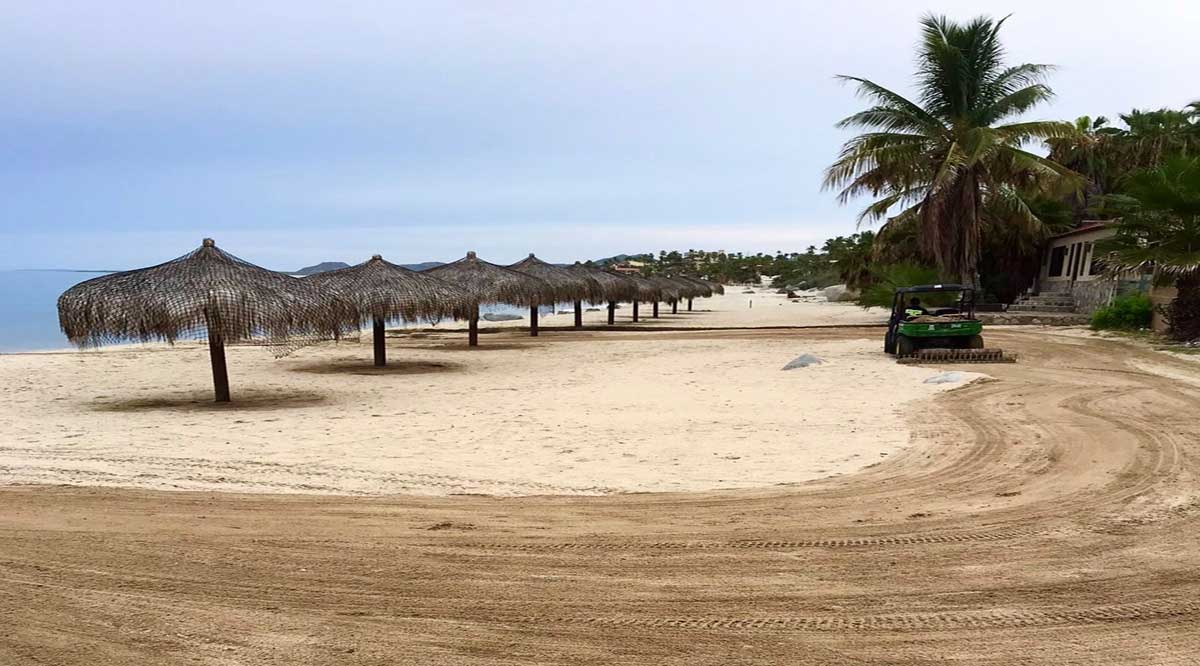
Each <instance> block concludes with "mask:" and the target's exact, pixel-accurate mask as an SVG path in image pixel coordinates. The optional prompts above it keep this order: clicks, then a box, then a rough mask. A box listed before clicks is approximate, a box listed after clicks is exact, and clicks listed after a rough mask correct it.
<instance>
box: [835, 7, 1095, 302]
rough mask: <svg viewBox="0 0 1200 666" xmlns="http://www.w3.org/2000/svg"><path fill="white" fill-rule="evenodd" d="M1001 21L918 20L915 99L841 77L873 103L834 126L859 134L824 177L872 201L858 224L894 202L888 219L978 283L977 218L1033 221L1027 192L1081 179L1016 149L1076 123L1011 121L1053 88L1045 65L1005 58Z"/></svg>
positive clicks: (1073, 187)
mask: <svg viewBox="0 0 1200 666" xmlns="http://www.w3.org/2000/svg"><path fill="white" fill-rule="evenodd" d="M1003 24H1004V20H1000V21H993V20H992V19H989V18H986V17H980V18H976V19H974V20H972V21H971V22H969V23H966V24H958V23H954V22H952V21H950V20H948V19H946V18H945V17H939V16H932V15H931V16H926V17H925V18H923V19H922V20H921V26H922V32H923V39H922V41H921V44H920V47H919V49H918V62H919V66H918V70H917V76H916V79H917V81H916V82H917V92H918V97H917V101H910V100H909V99H907V98H905V97H904V96H902V95H900V94H898V93H896V92H893V91H892V90H889V89H888V88H885V87H883V86H881V85H879V84H878V83H875V82H873V81H870V80H867V79H863V78H859V77H854V76H843V77H839V78H840V79H842V80H843V81H847V82H851V83H854V84H855V85H857V87H858V92H859V94H860V95H861V96H863V97H866V98H868V99H870V100H872V101H873V103H874V106H872V107H870V108H868V109H866V110H864V111H860V112H858V113H856V114H854V115H852V116H850V117H848V118H846V119H844V120H842V121H841V122H840V123H838V127H839V128H854V129H860V130H864V133H863V134H860V135H859V136H856V137H854V138H853V139H851V140H850V141H848V142H846V144H845V145H844V146H843V147H842V151H841V153H840V155H839V156H838V159H837V161H836V162H834V163H833V165H832V166H830V167H829V169H828V170H827V171H826V173H825V186H826V187H828V188H841V192H840V194H839V197H838V198H839V200H840V201H841V202H842V203H846V202H848V201H849V200H850V199H852V198H854V197H857V196H860V195H869V196H872V197H875V198H876V200H875V201H874V202H873V203H871V204H870V205H869V206H867V208H866V209H865V210H863V211H862V213H861V215H860V216H859V221H860V223H861V222H864V221H878V220H880V219H883V218H885V217H887V216H888V214H889V213H890V212H891V211H892V210H893V209H895V208H896V207H900V208H901V210H900V212H899V213H898V214H897V215H896V216H895V217H894V218H893V220H894V221H905V220H908V221H911V222H913V223H915V225H916V227H917V229H918V232H919V240H920V246H921V249H922V251H923V253H924V254H925V255H927V257H928V258H929V259H931V260H933V261H936V263H937V264H938V266H939V267H940V268H941V269H942V272H943V273H945V274H950V275H958V276H961V278H962V281H963V282H966V283H975V282H976V273H977V270H976V269H977V266H978V262H979V251H980V247H981V245H982V243H981V238H980V237H981V234H982V229H983V220H984V218H985V217H988V216H991V217H993V218H995V219H1012V218H1013V217H1017V218H1020V219H1023V220H1025V221H1026V222H1027V224H1028V225H1030V226H1036V225H1038V224H1039V223H1040V220H1038V218H1037V215H1036V213H1035V212H1034V211H1033V210H1032V209H1031V208H1030V206H1029V205H1028V199H1029V197H1030V196H1033V195H1035V194H1048V193H1057V194H1059V195H1061V196H1065V195H1066V193H1068V192H1078V190H1079V188H1080V184H1081V182H1082V180H1081V179H1080V177H1079V175H1078V174H1076V173H1075V172H1073V171H1071V170H1070V169H1068V168H1066V167H1064V166H1062V165H1061V164H1058V163H1057V162H1054V161H1053V160H1050V159H1047V158H1045V157H1041V156H1039V155H1036V154H1034V153H1031V152H1028V151H1026V150H1023V147H1024V146H1025V145H1026V144H1029V143H1033V142H1038V141H1043V140H1046V139H1052V138H1055V137H1061V136H1067V135H1069V134H1070V133H1071V132H1072V128H1071V125H1070V124H1068V123H1061V122H1045V121H1030V122H1013V119H1015V118H1016V117H1018V116H1020V115H1022V114H1024V113H1025V112H1026V111H1029V110H1030V109H1032V108H1034V107H1036V106H1037V105H1039V104H1041V103H1043V102H1045V101H1046V100H1048V99H1050V97H1051V96H1052V95H1053V93H1052V92H1051V90H1050V88H1049V87H1047V86H1046V85H1045V84H1044V83H1043V81H1044V79H1045V76H1046V74H1047V73H1048V72H1049V71H1050V69H1051V67H1050V66H1048V65H1034V64H1023V65H1016V66H1011V67H1007V66H1005V65H1004V63H1003V59H1004V58H1003V57H1004V50H1003V47H1002V46H1001V44H1000V40H999V31H1000V28H1001V26H1003ZM1006 121H1008V122H1006ZM889 223H890V222H889ZM882 236H883V234H881V238H882Z"/></svg>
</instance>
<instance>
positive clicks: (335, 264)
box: [292, 261, 443, 275]
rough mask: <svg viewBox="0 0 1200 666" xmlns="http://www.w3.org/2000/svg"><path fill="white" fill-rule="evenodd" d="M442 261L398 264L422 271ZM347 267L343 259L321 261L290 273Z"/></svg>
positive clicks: (306, 273) (315, 271) (348, 265)
mask: <svg viewBox="0 0 1200 666" xmlns="http://www.w3.org/2000/svg"><path fill="white" fill-rule="evenodd" d="M442 263H443V262H440V261H422V262H421V263H419V264H399V265H400V266H402V267H404V268H407V269H408V270H410V271H424V270H428V269H430V268H433V267H434V266H441V265H442ZM349 267H350V264H347V263H346V262H344V261H322V262H321V263H319V264H317V265H316V266H305V267H304V268H301V269H300V270H298V271H296V272H295V273H292V275H313V274H315V273H324V272H326V271H336V270H337V269H339V268H349Z"/></svg>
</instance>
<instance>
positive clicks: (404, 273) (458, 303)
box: [305, 254, 475, 323]
mask: <svg viewBox="0 0 1200 666" xmlns="http://www.w3.org/2000/svg"><path fill="white" fill-rule="evenodd" d="M305 280H306V281H308V282H311V283H313V284H314V285H316V286H318V287H319V288H321V289H322V290H324V291H325V292H326V293H327V294H329V295H330V296H331V297H335V298H337V299H338V300H340V301H342V302H343V303H345V305H346V306H347V307H348V308H350V309H352V310H353V312H354V313H355V315H356V317H357V319H358V322H359V323H362V322H367V321H373V320H378V321H384V322H387V321H395V320H400V321H403V322H415V321H419V320H422V319H429V320H438V319H443V318H447V317H450V318H454V319H466V318H467V317H469V316H470V314H471V313H472V312H474V311H475V301H474V300H473V299H472V297H471V295H470V294H469V293H467V292H466V291H465V290H463V289H460V288H458V287H456V286H454V285H452V284H450V283H449V282H446V281H444V280H441V279H438V278H437V277H435V276H433V275H428V274H426V273H418V272H416V271H411V270H409V269H407V268H404V267H403V266H397V265H396V264H393V263H391V262H388V261H385V260H384V259H383V257H382V256H380V255H378V254H377V255H375V256H374V257H371V259H369V260H368V261H365V262H363V263H361V264H358V265H357V266H350V267H348V268H342V269H339V270H335V271H327V272H324V273H317V274H316V275H313V276H311V277H308V278H305Z"/></svg>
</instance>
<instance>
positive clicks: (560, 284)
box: [509, 252, 603, 336]
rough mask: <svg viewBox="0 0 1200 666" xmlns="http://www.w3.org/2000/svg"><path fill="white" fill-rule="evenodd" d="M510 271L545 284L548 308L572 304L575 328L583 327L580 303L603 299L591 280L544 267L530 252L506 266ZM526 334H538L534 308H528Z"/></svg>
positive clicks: (560, 269)
mask: <svg viewBox="0 0 1200 666" xmlns="http://www.w3.org/2000/svg"><path fill="white" fill-rule="evenodd" d="M509 268H511V269H512V270H514V271H517V272H518V273H524V274H526V275H532V276H533V277H535V278H538V279H539V280H542V281H543V282H545V283H546V284H547V285H548V286H549V289H550V292H549V297H550V303H549V304H550V305H553V304H554V303H566V302H567V301H572V302H574V304H575V328H579V327H581V326H583V301H585V300H594V299H599V298H602V297H603V294H602V293H601V290H600V285H599V284H598V283H597V282H596V281H595V280H594V279H592V278H591V277H588V276H582V275H579V274H578V273H575V272H572V271H569V270H567V269H565V268H562V267H559V266H555V265H554V264H548V263H546V262H544V261H542V260H541V259H538V258H537V257H535V256H534V255H533V253H532V252H530V253H529V256H528V257H526V258H524V259H522V260H521V261H518V262H517V263H515V264H511V265H509ZM529 322H530V323H529V334H530V335H534V336H536V335H537V334H538V306H537V305H531V306H529Z"/></svg>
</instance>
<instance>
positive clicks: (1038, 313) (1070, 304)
mask: <svg viewBox="0 0 1200 666" xmlns="http://www.w3.org/2000/svg"><path fill="white" fill-rule="evenodd" d="M1055 286H1057V285H1055ZM978 317H979V319H980V320H981V321H983V323H984V324H985V325H994V324H1000V325H1010V326H1011V325H1022V324H1032V325H1038V326H1082V325H1085V324H1087V323H1088V321H1090V320H1091V317H1090V316H1088V315H1086V314H1079V313H1077V312H1076V311H1075V297H1074V296H1072V295H1071V291H1070V286H1069V285H1063V286H1062V287H1059V288H1058V289H1055V288H1054V287H1050V288H1049V289H1043V290H1042V291H1041V292H1040V293H1037V294H1025V295H1024V296H1022V297H1021V298H1019V299H1017V302H1016V303H1013V304H1012V305H1010V306H1008V309H1007V310H1005V311H1004V312H994V313H991V312H988V313H982V312H981V313H979V315H978Z"/></svg>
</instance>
